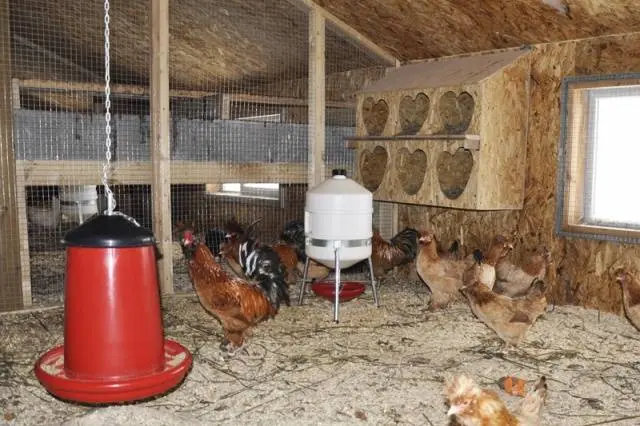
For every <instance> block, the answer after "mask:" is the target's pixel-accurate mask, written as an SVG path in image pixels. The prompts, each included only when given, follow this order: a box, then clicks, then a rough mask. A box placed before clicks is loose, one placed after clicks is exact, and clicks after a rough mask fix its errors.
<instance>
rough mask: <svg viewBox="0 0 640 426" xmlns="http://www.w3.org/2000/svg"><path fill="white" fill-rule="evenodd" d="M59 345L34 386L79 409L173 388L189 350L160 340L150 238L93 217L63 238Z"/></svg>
mask: <svg viewBox="0 0 640 426" xmlns="http://www.w3.org/2000/svg"><path fill="white" fill-rule="evenodd" d="M65 243H66V245H67V249H66V250H67V263H66V276H65V295H64V344H63V345H62V346H58V347H55V348H53V349H51V350H49V351H48V352H46V353H45V354H44V355H42V356H41V357H40V358H39V359H38V361H37V362H36V364H35V373H36V376H37V378H38V380H39V381H40V383H41V384H42V385H43V386H44V387H45V388H46V389H47V390H48V391H49V392H50V393H52V394H53V395H55V396H57V397H58V398H61V399H65V400H70V401H75V402H81V403H102V404H105V403H106V404H109V403H122V402H130V401H136V400H142V399H147V398H150V397H153V396H156V395H159V394H162V393H165V392H167V391H168V390H170V389H172V388H174V387H175V386H177V385H178V384H179V383H180V382H181V381H182V380H183V379H184V377H185V376H186V374H187V372H188V370H189V368H190V367H191V363H192V357H191V354H190V353H189V351H188V350H187V349H186V348H184V347H183V346H182V345H180V344H179V343H177V342H174V341H172V340H169V339H165V338H164V330H163V327H162V317H161V310H160V295H159V288H158V275H157V267H156V247H155V239H154V236H153V234H152V233H151V231H149V230H147V229H145V228H142V227H140V226H138V225H137V224H136V223H134V222H132V221H131V220H129V219H128V218H127V217H125V216H122V215H100V216H96V217H94V218H92V219H90V220H88V221H87V222H85V223H84V224H82V225H81V226H79V227H78V228H75V229H73V230H72V231H70V232H69V233H67V235H66V236H65Z"/></svg>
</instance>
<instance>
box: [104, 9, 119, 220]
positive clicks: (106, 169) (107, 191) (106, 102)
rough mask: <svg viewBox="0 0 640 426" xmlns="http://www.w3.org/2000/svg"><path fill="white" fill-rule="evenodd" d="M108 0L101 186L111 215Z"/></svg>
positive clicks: (105, 16) (112, 204) (113, 205)
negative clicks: (104, 135) (104, 148)
mask: <svg viewBox="0 0 640 426" xmlns="http://www.w3.org/2000/svg"><path fill="white" fill-rule="evenodd" d="M109 48H110V44H109V0H105V2H104V108H105V114H104V118H105V122H106V126H105V131H106V133H107V140H106V143H105V145H106V153H105V158H106V161H105V163H104V165H103V167H102V185H103V186H104V193H105V196H106V197H107V210H106V212H105V213H106V214H107V215H111V214H113V210H114V209H115V204H116V202H115V198H114V196H113V192H112V191H111V188H110V187H109V173H110V172H111V86H110V84H111V75H110V73H111V71H110V62H109V61H110V58H109Z"/></svg>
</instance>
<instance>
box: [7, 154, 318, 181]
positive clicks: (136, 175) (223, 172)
mask: <svg viewBox="0 0 640 426" xmlns="http://www.w3.org/2000/svg"><path fill="white" fill-rule="evenodd" d="M112 165H113V169H112V174H111V181H110V183H111V184H113V185H149V184H151V180H152V176H151V175H152V173H151V170H152V166H151V162H149V161H115V162H113V163H112ZM101 167H102V163H101V162H100V161H70V160H64V161H59V160H33V161H27V160H19V161H17V162H16V169H17V172H18V175H21V174H22V175H23V176H24V184H25V185H27V186H29V185H59V186H65V185H101V184H102V168H101ZM169 174H170V176H171V183H172V184H185V185H189V184H191V185H199V184H206V183H212V184H215V183H234V182H240V183H251V182H261V181H266V182H277V183H298V184H300V183H307V179H308V176H307V165H306V163H304V164H302V163H244V164H228V163H220V162H211V161H209V162H205V161H181V160H174V161H171V169H170V173H169Z"/></svg>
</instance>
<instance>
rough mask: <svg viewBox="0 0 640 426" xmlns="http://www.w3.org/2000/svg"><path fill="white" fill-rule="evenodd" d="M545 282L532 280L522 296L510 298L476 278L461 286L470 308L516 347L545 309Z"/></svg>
mask: <svg viewBox="0 0 640 426" xmlns="http://www.w3.org/2000/svg"><path fill="white" fill-rule="evenodd" d="M545 290H546V284H545V282H544V281H542V280H538V281H536V282H535V283H534V284H533V285H532V288H531V291H530V292H529V293H528V294H527V295H526V296H523V297H517V298H511V297H508V296H504V295H501V294H496V293H494V292H493V291H492V290H491V289H489V287H487V286H486V285H484V284H482V283H481V282H480V281H475V282H474V283H472V284H469V285H466V286H464V287H463V288H462V289H461V292H462V294H464V295H465V296H466V298H467V299H468V301H469V306H470V307H471V311H472V312H473V313H474V314H475V316H476V317H478V319H479V320H480V321H482V322H484V323H485V324H486V325H487V326H488V327H489V328H491V329H492V330H493V331H495V332H496V334H497V335H498V336H499V337H500V338H501V339H502V340H503V341H505V342H506V343H507V344H510V345H513V346H518V345H519V344H520V343H521V342H522V339H524V337H525V335H526V334H527V332H528V331H529V329H531V327H532V326H533V324H534V323H535V321H536V319H538V317H539V316H540V315H542V314H543V313H544V312H545V311H546V309H547V299H546V297H545V295H544V292H545Z"/></svg>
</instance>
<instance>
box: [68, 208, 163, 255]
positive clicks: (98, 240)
mask: <svg viewBox="0 0 640 426" xmlns="http://www.w3.org/2000/svg"><path fill="white" fill-rule="evenodd" d="M64 242H65V243H66V244H67V246H71V247H95V248H118V247H145V246H152V245H154V244H155V237H154V236H153V233H152V232H151V231H149V230H148V229H146V228H143V227H141V226H138V225H136V224H135V223H134V222H132V221H130V220H128V219H127V218H126V217H125V216H122V215H110V216H109V215H98V216H94V217H92V218H91V219H89V220H87V221H86V222H85V223H83V224H82V225H80V226H78V227H77V228H74V229H72V230H71V231H69V232H67V235H65V237H64Z"/></svg>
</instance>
